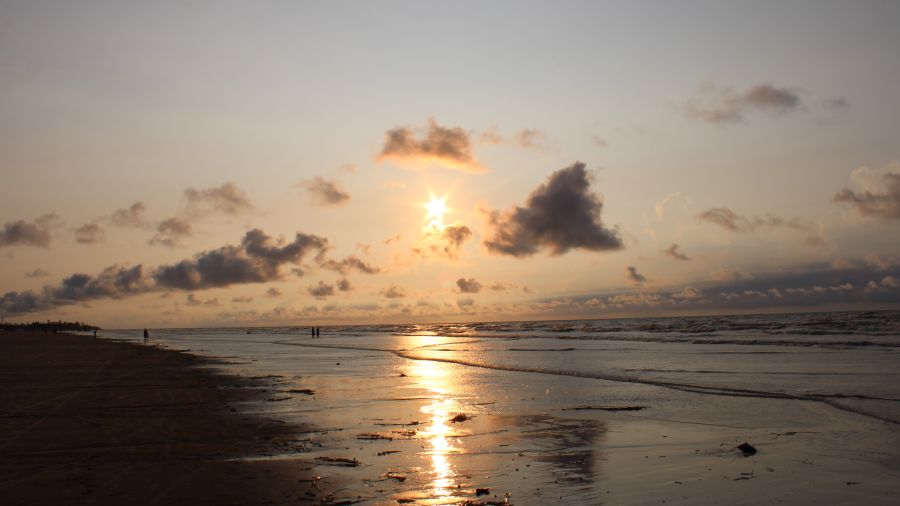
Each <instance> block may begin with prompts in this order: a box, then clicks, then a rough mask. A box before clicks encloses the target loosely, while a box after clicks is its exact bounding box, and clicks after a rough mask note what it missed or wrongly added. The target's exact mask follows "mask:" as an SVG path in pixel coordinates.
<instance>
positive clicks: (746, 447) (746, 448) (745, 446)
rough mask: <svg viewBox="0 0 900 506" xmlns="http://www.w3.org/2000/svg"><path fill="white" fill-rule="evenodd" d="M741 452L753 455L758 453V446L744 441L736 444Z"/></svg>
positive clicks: (745, 454)
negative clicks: (755, 446)
mask: <svg viewBox="0 0 900 506" xmlns="http://www.w3.org/2000/svg"><path fill="white" fill-rule="evenodd" d="M736 448H737V449H738V450H740V451H741V453H743V454H744V456H745V457H749V456H751V455H756V448H754V447H753V445H752V444H750V443H747V442H744V443H741V444H739V445H737V446H736Z"/></svg>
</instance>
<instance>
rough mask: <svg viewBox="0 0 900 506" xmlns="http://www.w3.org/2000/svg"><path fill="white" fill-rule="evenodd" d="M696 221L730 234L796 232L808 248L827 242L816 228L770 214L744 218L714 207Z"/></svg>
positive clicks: (701, 214) (704, 212)
mask: <svg viewBox="0 0 900 506" xmlns="http://www.w3.org/2000/svg"><path fill="white" fill-rule="evenodd" d="M697 219H698V220H700V221H706V222H709V223H714V224H716V225H719V226H720V227H722V228H724V229H726V230H730V231H732V232H752V231H754V230H757V229H760V228H769V229H771V228H784V229H789V230H796V231H799V232H803V233H804V234H805V235H806V238H805V242H806V244H808V245H810V246H823V245H825V244H826V242H827V241H826V239H825V236H824V234H823V233H822V231H821V229H820V228H819V227H818V226H816V225H815V224H813V223H810V222H806V221H801V220H798V219H796V218H794V219H785V218H781V217H779V216H774V215H771V214H765V215H763V216H750V217H746V216H742V215H739V214H737V213H735V212H734V211H732V210H731V209H729V208H727V207H714V208H711V209H707V210H706V211H703V212H701V213H700V214H698V215H697Z"/></svg>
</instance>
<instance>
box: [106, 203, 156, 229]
mask: <svg viewBox="0 0 900 506" xmlns="http://www.w3.org/2000/svg"><path fill="white" fill-rule="evenodd" d="M146 210H147V206H145V205H144V203H143V202H135V203H134V204H131V206H129V207H124V208H121V209H116V210H115V211H113V213H112V215H110V217H109V219H110V221H111V222H112V224H113V225H115V226H117V227H137V228H140V227H145V226H147V222H146V221H145V220H144V212H145V211H146Z"/></svg>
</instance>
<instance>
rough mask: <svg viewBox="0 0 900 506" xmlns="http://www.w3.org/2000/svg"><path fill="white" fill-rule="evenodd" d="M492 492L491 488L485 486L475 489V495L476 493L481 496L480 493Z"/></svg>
mask: <svg viewBox="0 0 900 506" xmlns="http://www.w3.org/2000/svg"><path fill="white" fill-rule="evenodd" d="M490 493H491V489H489V488H488V487H484V488H476V489H475V495H476V496H479V495H488V494H490Z"/></svg>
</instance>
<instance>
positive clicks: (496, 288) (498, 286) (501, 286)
mask: <svg viewBox="0 0 900 506" xmlns="http://www.w3.org/2000/svg"><path fill="white" fill-rule="evenodd" d="M525 288H528V287H525ZM487 289H488V290H490V291H492V292H505V291H507V290H509V289H510V286H509V285H507V284H506V283H501V282H500V281H498V282H496V283H491V284H490V285H488V287H487ZM523 291H524V290H523ZM526 293H528V292H526Z"/></svg>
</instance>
